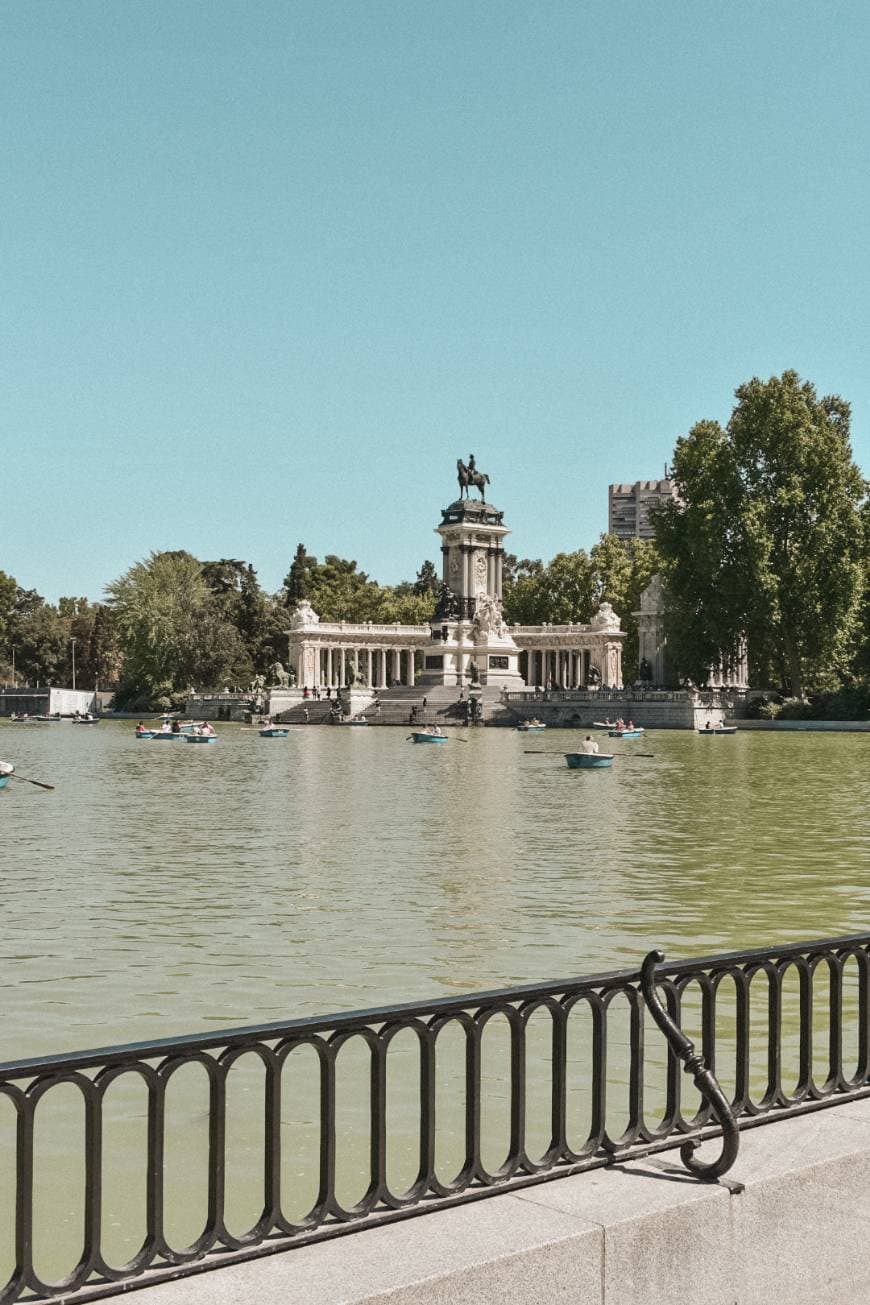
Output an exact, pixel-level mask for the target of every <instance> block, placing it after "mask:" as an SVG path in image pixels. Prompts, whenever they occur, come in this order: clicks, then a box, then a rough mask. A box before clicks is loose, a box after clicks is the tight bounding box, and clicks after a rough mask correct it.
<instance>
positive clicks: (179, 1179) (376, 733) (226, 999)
mask: <svg viewBox="0 0 870 1305" xmlns="http://www.w3.org/2000/svg"><path fill="white" fill-rule="evenodd" d="M404 740H405V731H403V730H395V729H386V728H383V729H381V728H371V729H368V730H364V729H361V730H339V729H329V728H309V729H297V730H294V731H293V732H292V733H291V736H290V737H289V738H287V739H283V740H280V739H279V740H262V739H260V738H259V736H258V735H257V734H256V733H247V732H244V731H242V730H241V729H240V728H239V727H237V726H230V725H225V726H222V727H221V728H220V742H219V743H218V744H217V745H216V746H212V747H206V748H203V747H193V746H191V745H189V744H186V743H181V742H179V743H166V744H152V743H146V742H138V741H136V740H135V739H134V737H133V729H132V723H127V722H125V723H121V722H111V723H110V722H102V723H100V724H99V725H97V726H94V727H88V728H82V727H73V726H72V725H71V724H69V723H61V724H52V725H45V726H41V727H35V726H34V727H30V726H26V727H22V726H15V725H11V724H8V723H0V758H2V759H8V760H12V761H14V762H15V763H16V767H17V770H18V772H19V773H20V774H21V775H32V776H34V777H36V778H39V779H43V780H46V781H47V782H49V783H52V784H54V785H56V791H55V792H54V793H45V792H41V791H39V790H37V789H35V788H31V787H29V786H26V785H24V784H11V785H10V786H9V787H8V788H7V789H6V790H5V791H3V792H0V893H2V910H0V1001H2V1011H3V1019H2V1022H0V1039H2V1047H0V1059H3V1060H11V1059H17V1058H18V1057H21V1056H27V1055H36V1054H40V1053H48V1052H59V1051H70V1050H76V1049H80V1048H85V1047H89V1046H102V1045H106V1044H109V1043H115V1042H128V1041H135V1040H143V1039H151V1038H156V1037H162V1036H167V1035H171V1034H181V1033H190V1032H195V1031H199V1030H209V1029H216V1028H221V1027H224V1026H229V1025H234V1024H243V1023H254V1022H260V1021H267V1020H280V1019H289V1018H293V1017H296V1016H300V1015H308V1014H324V1013H327V1012H330V1011H340V1010H346V1009H356V1008H360V1007H364V1006H369V1005H374V1004H379V1003H388V1002H390V1003H391V1002H401V1001H408V1000H412V999H417V998H420V999H426V998H430V997H434V996H438V995H442V994H454V993H460V992H466V991H474V990H476V989H484V988H492V987H499V986H502V985H508V984H519V983H531V982H534V981H536V980H542V981H543V980H547V979H550V978H565V977H569V976H572V975H582V974H590V973H595V972H598V971H603V970H610V969H616V968H622V967H634V966H636V965H637V964H638V963H639V961H640V960H641V958H642V957H643V955H644V954H645V952H646V951H648V950H649V949H650V948H651V947H653V946H657V947H660V948H661V949H662V950H663V951H664V952H665V953H666V954H667V956H668V957H669V958H671V959H675V958H678V957H684V956H691V955H700V954H708V953H714V952H720V951H726V950H732V949H738V948H745V947H753V946H765V945H768V944H771V945H772V944H776V943H780V942H784V941H800V940H805V939H811V938H817V937H825V936H829V935H837V934H846V933H851V932H862V931H865V930H870V855H868V843H870V816H868V811H870V802H868V799H870V735H845V734H833V735H829V734H809V733H807V734H800V733H799V734H781V733H749V732H747V733H744V734H738V735H737V736H735V737H728V738H716V739H703V738H699V737H698V736H697V735H695V734H691V733H684V732H665V731H662V732H657V733H656V732H650V733H648V734H647V735H646V736H645V737H644V738H643V739H642V740H641V741H639V742H638V743H636V744H629V743H621V744H618V745H617V746H618V748H619V750H620V751H621V752H622V753H623V754H624V759H620V761H619V762H618V763H617V765H616V766H614V768H613V769H612V770H610V771H600V772H582V771H581V772H573V771H569V770H567V768H566V767H565V764H564V761H563V759H562V756H561V752H562V750H563V749H570V748H572V747H576V746H577V743H578V734H577V733H576V732H571V733H568V732H556V731H547V732H546V733H543V734H538V735H534V734H533V735H528V734H526V735H523V734H517V733H515V732H513V731H506V730H478V731H467V732H462V733H457V734H455V735H452V736H451V740H450V742H449V743H448V744H447V745H446V747H438V748H435V747H428V748H427V747H414V746H413V745H411V744H410V743H406V742H405V741H404ZM530 749H531V750H534V751H535V752H541V753H546V752H552V753H554V754H558V755H552V756H547V755H529V754H528V751H527V750H530ZM639 753H653V754H654V755H653V756H652V757H643V756H639V755H637V754H639ZM535 1036H536V1034H535V1030H534V1029H533V1030H531V1031H530V1038H531V1045H532V1046H533V1045H534V1038H535ZM613 1041H614V1045H615V1047H616V1048H617V1050H615V1051H614V1052H613V1058H612V1067H611V1069H610V1070H609V1073H610V1074H611V1075H612V1077H613V1080H614V1084H615V1087H616V1089H618V1087H619V1084H620V1081H621V1079H622V1077H623V1076H622V1072H621V1064H622V1063H624V1056H623V1061H622V1062H621V1061H620V1055H619V1051H618V1048H619V1046H620V1045H621V1046H622V1049H623V1052H624V1048H625V1042H626V1041H627V1034H626V1037H625V1038H623V1039H622V1041H621V1043H620V1039H619V1037H616V1036H615V1037H614V1039H613ZM505 1045H506V1040H505V1039H504V1037H502V1039H501V1045H500V1044H499V1037H498V1034H497V1031H495V1033H494V1036H493V1040H492V1046H491V1048H490V1049H489V1050H488V1051H487V1053H486V1055H487V1056H489V1057H490V1060H491V1063H490V1061H485V1064H484V1080H485V1082H488V1083H489V1084H490V1086H491V1088H492V1093H491V1095H492V1102H491V1106H492V1118H491V1119H490V1120H488V1122H486V1124H485V1133H486V1137H487V1139H488V1142H487V1145H490V1146H491V1149H492V1158H493V1161H494V1162H497V1160H498V1158H499V1154H498V1151H499V1145H500V1142H499V1139H500V1138H501V1137H502V1135H503V1131H504V1124H505V1120H506V1117H507V1116H506V1112H507V1091H506V1088H505V1084H504V1072H503V1071H504V1055H503V1053H504V1047H505ZM294 1054H295V1053H294ZM353 1054H356V1053H351V1054H349V1056H348V1071H349V1072H350V1071H351V1070H352V1071H353V1072H354V1073H355V1074H356V1075H357V1076H358V1077H359V1076H360V1075H361V1076H362V1077H363V1078H364V1077H365V1064H366V1062H365V1059H364V1057H360V1058H358V1063H357V1064H356V1066H354V1064H353ZM396 1055H397V1057H398V1063H399V1067H400V1069H401V1062H402V1057H405V1060H406V1065H407V1066H410V1065H411V1062H412V1060H413V1057H414V1048H413V1047H411V1046H409V1045H407V1046H404V1047H403V1046H402V1045H401V1044H400V1045H397V1047H396ZM457 1055H458V1046H457ZM530 1056H531V1052H530ZM499 1057H502V1059H501V1060H499ZM540 1060H541V1064H542V1066H543V1069H542V1071H541V1074H540V1075H537V1076H536V1074H534V1073H533V1074H532V1076H531V1077H532V1080H533V1081H532V1082H531V1085H530V1100H532V1101H534V1099H535V1097H536V1094H537V1095H539V1096H540V1098H541V1100H540V1106H541V1117H542V1118H545V1117H546V1086H547V1085H546V1061H547V1050H546V1040H545V1038H543V1034H542V1038H541V1043H540ZM575 1060H576V1064H577V1067H578V1068H577V1083H578V1085H579V1087H582V1086H583V1085H584V1084H586V1082H587V1075H586V1070H585V1067H584V1057H583V1054H582V1050H581V1049H579V1047H578V1049H577V1051H576V1055H575ZM292 1078H293V1075H292V1074H288V1081H292ZM296 1078H297V1080H298V1081H297V1082H296V1086H295V1088H294V1089H293V1102H294V1108H293V1110H290V1109H289V1107H288V1121H287V1128H288V1133H287V1138H286V1140H287V1142H288V1147H287V1151H288V1159H287V1162H286V1163H287V1166H288V1167H287V1170H286V1174H285V1178H286V1180H287V1183H288V1186H292V1187H293V1189H294V1197H293V1200H294V1201H295V1203H296V1205H297V1207H298V1212H303V1211H304V1210H305V1209H306V1208H307V1205H306V1201H308V1204H310V1200H309V1199H308V1198H309V1196H310V1195H311V1192H312V1191H313V1187H312V1183H313V1172H314V1152H313V1150H312V1143H311V1136H310V1133H311V1128H312V1121H313V1120H314V1116H315V1113H316V1111H315V1097H314V1094H313V1086H312V1085H313V1078H312V1074H311V1066H310V1065H309V1066H307V1067H306V1066H305V1064H304V1063H300V1065H299V1069H298V1073H297V1075H296ZM400 1078H401V1075H400ZM179 1083H180V1085H181V1086H180V1087H179V1093H178V1102H177V1110H176V1116H175V1117H174V1119H173V1122H172V1123H171V1127H172V1128H175V1129H176V1130H177V1136H174V1141H173V1138H170V1139H169V1141H170V1145H169V1157H170V1159H169V1175H168V1178H169V1188H170V1206H171V1209H170V1218H169V1224H170V1227H171V1228H172V1230H173V1236H174V1238H175V1244H176V1245H182V1244H183V1242H184V1241H185V1239H187V1240H190V1239H191V1238H192V1237H195V1236H196V1234H197V1232H198V1231H199V1229H201V1227H202V1218H201V1215H200V1214H199V1213H198V1210H199V1205H200V1204H201V1202H199V1197H200V1196H201V1194H202V1191H203V1190H204V1189H203V1186H202V1175H201V1172H200V1170H201V1165H200V1169H197V1165H198V1164H199V1162H200V1161H201V1159H202V1156H203V1154H204V1147H205V1133H204V1128H205V1119H206V1116H205V1111H204V1097H203V1096H202V1084H201V1083H200V1084H196V1083H194V1081H193V1078H191V1081H190V1083H189V1085H188V1086H187V1088H186V1089H185V1090H184V1091H182V1086H183V1084H182V1081H181V1080H179ZM448 1089H449V1081H445V1085H444V1091H445V1093H446V1096H445V1099H444V1101H443V1103H442V1107H441V1109H440V1114H439V1128H440V1130H441V1134H442V1136H441V1139H440V1141H439V1146H441V1147H443V1155H444V1163H445V1165H447V1166H448V1168H449V1164H450V1163H451V1157H453V1158H455V1157H457V1156H459V1155H460V1153H461V1144H460V1142H459V1136H460V1133H461V1128H460V1121H461V1102H459V1103H457V1102H456V1101H452V1099H451V1098H450V1093H449V1090H448ZM185 1091H186V1093H187V1095H186V1096H185ZM55 1092H56V1094H57V1103H56V1104H54V1105H52V1106H51V1109H49V1108H48V1102H46V1109H45V1113H44V1120H43V1121H42V1123H43V1126H42V1132H41V1133H40V1134H39V1142H38V1146H37V1157H38V1159H39V1161H40V1162H41V1164H42V1171H43V1172H42V1177H41V1178H38V1181H37V1191H36V1206H37V1213H38V1215H39V1219H38V1223H41V1226H42V1227H43V1229H44V1230H45V1231H44V1232H43V1233H42V1234H41V1240H40V1237H39V1236H38V1237H37V1257H38V1258H39V1257H40V1256H41V1257H42V1259H41V1260H40V1266H41V1267H42V1268H43V1270H44V1272H46V1273H51V1274H55V1273H60V1272H63V1271H64V1269H65V1268H67V1267H69V1262H70V1261H69V1256H70V1254H71V1253H72V1254H73V1259H74V1258H75V1253H73V1252H71V1251H70V1248H71V1247H73V1246H75V1245H76V1239H77V1237H80V1228H81V1217H80V1213H79V1212H78V1208H79V1203H80V1202H79V1197H80V1190H81V1177H80V1163H79V1155H80V1149H81V1121H80V1114H81V1111H80V1108H79V1106H78V1104H77V1103H76V1102H75V1101H74V1100H73V1097H74V1096H75V1089H73V1088H69V1089H56V1090H55ZM64 1092H67V1093H68V1096H67V1098H66V1099H62V1097H63V1093H64ZM70 1094H71V1095H70ZM340 1097H341V1092H340ZM342 1101H344V1098H341V1101H340V1105H342ZM230 1105H231V1110H230V1128H229V1137H230V1143H231V1151H232V1155H231V1161H230V1179H231V1183H232V1189H233V1196H232V1199H231V1202H230V1215H231V1218H232V1219H234V1220H235V1224H234V1227H235V1230H236V1231H242V1230H243V1229H244V1228H245V1227H247V1226H249V1225H250V1224H251V1223H252V1222H253V1221H254V1219H255V1218H256V1213H257V1203H258V1200H259V1188H258V1181H259V1180H258V1172H259V1168H258V1166H261V1158H260V1157H261V1150H262V1132H260V1135H259V1141H258V1137H257V1133H256V1127H255V1125H256V1121H257V1120H258V1119H259V1118H261V1114H262V1082H261V1075H258V1072H257V1069H256V1067H254V1066H250V1065H249V1066H245V1067H240V1069H239V1072H238V1075H237V1079H236V1080H235V1081H234V1085H233V1088H232V1091H231V1092H230ZM578 1108H579V1107H578ZM40 1109H42V1107H39V1108H38V1110H40ZM342 1109H344V1105H342ZM366 1111H367V1102H365V1101H362V1100H361V1099H359V1098H358V1097H356V1098H354V1097H353V1094H352V1093H351V1094H349V1095H348V1097H347V1102H346V1110H345V1113H344V1115H343V1116H342V1119H343V1121H344V1122H343V1133H342V1136H343V1137H344V1138H345V1140H346V1149H345V1151H344V1153H343V1155H342V1156H340V1159H339V1170H340V1173H341V1174H342V1175H343V1179H342V1181H343V1182H345V1185H346V1189H347V1190H346V1191H343V1192H342V1195H343V1196H344V1197H345V1199H346V1200H348V1201H350V1200H352V1199H354V1196H358V1195H359V1194H360V1189H359V1186H358V1182H359V1175H360V1173H361V1172H362V1171H363V1170H364V1168H365V1157H366V1146H367V1134H366V1119H367V1114H366ZM390 1111H391V1116H390V1118H391V1126H392V1127H393V1131H394V1132H395V1135H396V1138H397V1145H396V1149H395V1153H394V1154H392V1153H391V1156H390V1164H391V1166H392V1171H391V1177H392V1178H393V1179H394V1181H395V1184H396V1190H401V1189H402V1184H403V1182H404V1183H405V1184H406V1185H407V1182H409V1181H410V1180H411V1178H412V1177H413V1168H414V1165H413V1158H414V1157H413V1152H414V1145H413V1139H414V1130H413V1127H412V1121H413V1119H414V1112H415V1097H414V1091H413V1073H410V1074H409V1075H406V1076H405V1079H404V1080H402V1083H401V1084H399V1083H398V1081H397V1087H396V1090H395V1091H394V1092H393V1093H392V1095H391V1097H390ZM291 1115H292V1118H291ZM451 1121H452V1122H451ZM10 1122H11V1119H10V1112H9V1111H7V1112H6V1114H4V1113H3V1111H2V1110H0V1281H2V1278H3V1277H4V1276H5V1268H4V1265H8V1259H7V1255H8V1253H9V1251H10V1237H11V1227H12V1219H11V1205H10V1193H11V1181H10V1171H11V1164H12V1155H13V1152H12V1148H11V1134H10V1132H9V1127H8V1126H9V1124H10ZM106 1122H107V1135H108V1136H107V1143H106V1147H107V1154H109V1150H110V1147H109V1142H110V1141H111V1143H112V1147H111V1153H112V1155H113V1157H114V1158H115V1159H118V1158H120V1161H122V1162H124V1163H120V1164H119V1165H118V1166H116V1167H117V1170H118V1171H117V1173H115V1174H114V1177H113V1176H112V1175H111V1174H107V1194H106V1202H105V1204H106V1211H107V1218H106V1224H107V1238H108V1243H109V1249H110V1250H112V1251H113V1253H116V1256H115V1262H120V1261H121V1260H122V1259H123V1258H124V1256H125V1254H129V1253H130V1252H131V1250H132V1249H134V1248H135V1246H136V1244H137V1241H138V1240H141V1221H142V1197H143V1192H144V1188H143V1187H142V1185H141V1184H138V1183H137V1182H134V1183H131V1182H130V1181H128V1178H129V1172H128V1171H129V1170H130V1168H131V1167H133V1168H135V1165H134V1164H133V1158H134V1157H136V1158H137V1159H136V1163H137V1164H138V1163H139V1160H140V1159H141V1148H142V1138H143V1136H144V1109H143V1103H142V1100H141V1099H140V1098H139V1097H137V1089H135V1088H134V1086H133V1085H121V1086H120V1087H119V1089H118V1092H117V1101H116V1102H115V1103H114V1114H112V1112H111V1111H109V1110H108V1106H107V1121H106ZM454 1124H455V1128H454V1127H453V1125H454ZM259 1127H260V1129H261V1127H262V1126H261V1124H260V1125H259ZM4 1128H5V1132H4ZM306 1129H307V1130H308V1133H307V1134H306ZM294 1130H296V1131H295V1132H294ZM578 1130H579V1132H582V1120H579V1122H578ZM531 1131H532V1132H534V1128H533V1129H532V1130H531ZM578 1135H579V1134H578ZM545 1141H546V1139H545V1137H544V1133H543V1132H541V1144H542V1146H543V1145H544V1144H545ZM296 1142H298V1146H296ZM294 1148H295V1149H294ZM502 1151H503V1148H502ZM126 1160H128V1161H129V1164H126ZM446 1173H447V1171H445V1176H446ZM355 1184H356V1185H355ZM363 1186H364V1183H363ZM173 1202H174V1205H173ZM198 1202H199V1204H198ZM197 1220H198V1222H197ZM113 1238H114V1241H113Z"/></svg>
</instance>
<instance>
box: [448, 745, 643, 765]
mask: <svg viewBox="0 0 870 1305" xmlns="http://www.w3.org/2000/svg"><path fill="white" fill-rule="evenodd" d="M463 742H464V740H463ZM523 755H524V756H526V757H564V756H565V753H564V752H539V751H538V749H537V748H523ZM599 755H601V754H599V753H597V752H590V753H589V756H591V757H597V756H599ZM603 755H604V756H608V755H609V756H611V757H619V758H620V760H622V761H624V760H626V759H628V760H629V761H632V760H633V759H634V758H635V757H654V756H655V755H656V754H655V753H654V752H611V753H604V754H603Z"/></svg>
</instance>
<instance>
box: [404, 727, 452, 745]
mask: <svg viewBox="0 0 870 1305" xmlns="http://www.w3.org/2000/svg"><path fill="white" fill-rule="evenodd" d="M411 738H412V739H413V740H414V742H415V743H446V742H447V735H446V734H427V733H426V731H425V730H414V732H413V734H412V735H411Z"/></svg>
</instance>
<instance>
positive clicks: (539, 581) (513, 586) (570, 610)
mask: <svg viewBox="0 0 870 1305" xmlns="http://www.w3.org/2000/svg"><path fill="white" fill-rule="evenodd" d="M595 592H596V586H595V573H594V566H593V563H592V559H591V558H590V556H589V554H588V553H586V552H585V551H584V550H583V549H579V550H578V551H577V552H574V553H557V554H556V556H555V557H554V558H553V560H552V562H550V564H549V565H548V566H545V567H542V568H541V569H540V570H539V571H538V570H530V571H529V572H527V573H526V574H524V575H523V574H520V575H518V577H517V578H516V579H514V580H513V581H510V582H509V583H507V584H506V585H505V586H504V611H505V620H506V621H508V622H509V623H511V624H517V625H541V624H543V623H544V622H545V621H549V622H551V623H552V624H554V625H562V624H571V623H577V624H583V623H585V622H586V621H588V620H589V619H590V618H591V616H592V612H593V610H594V608H595V605H596V604H595Z"/></svg>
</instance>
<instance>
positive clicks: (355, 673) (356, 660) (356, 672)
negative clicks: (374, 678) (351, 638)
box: [353, 648, 359, 682]
mask: <svg viewBox="0 0 870 1305" xmlns="http://www.w3.org/2000/svg"><path fill="white" fill-rule="evenodd" d="M353 678H354V682H356V681H357V680H358V679H359V648H354V650H353Z"/></svg>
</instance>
